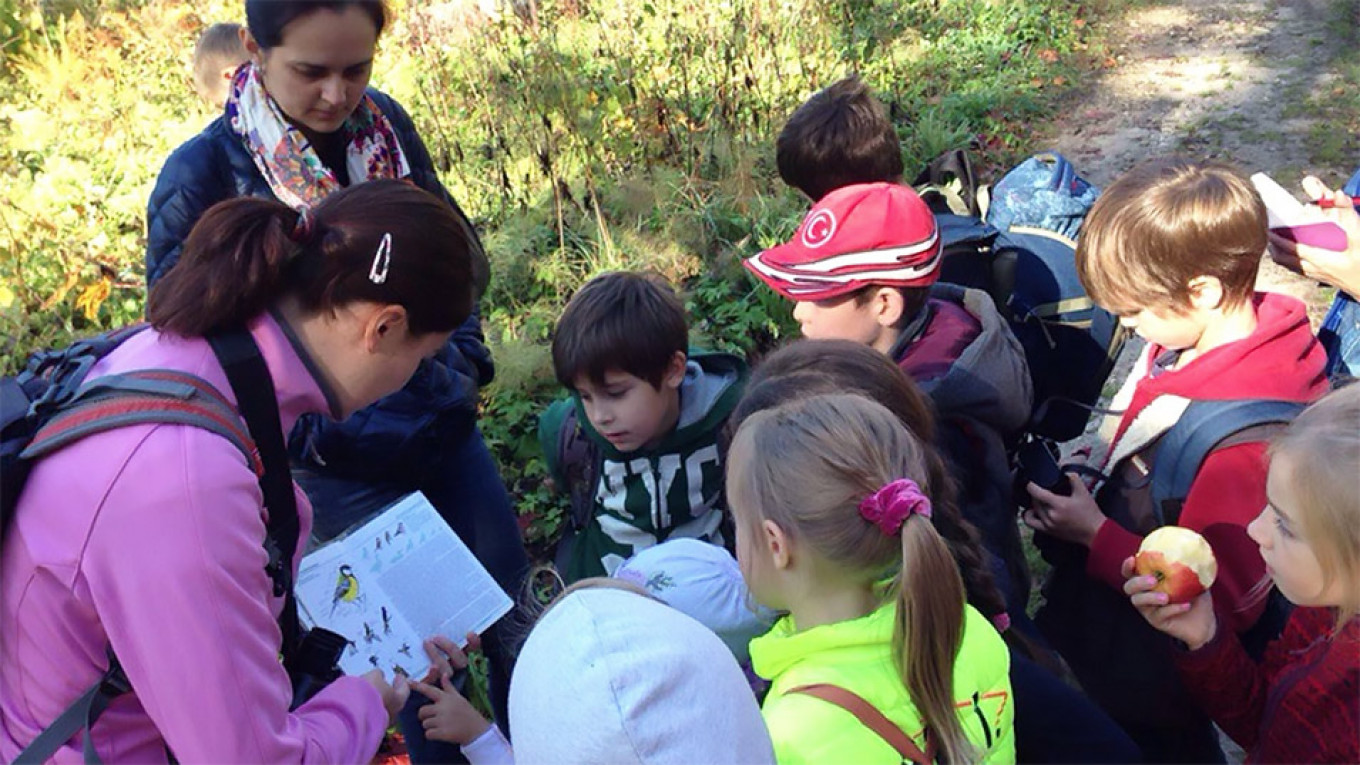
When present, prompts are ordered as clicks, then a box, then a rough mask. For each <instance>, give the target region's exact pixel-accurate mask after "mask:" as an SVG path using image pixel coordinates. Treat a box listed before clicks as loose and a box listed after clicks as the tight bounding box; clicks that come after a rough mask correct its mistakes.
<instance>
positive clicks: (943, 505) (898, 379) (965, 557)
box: [724, 340, 1032, 655]
mask: <svg viewBox="0 0 1360 765" xmlns="http://www.w3.org/2000/svg"><path fill="white" fill-rule="evenodd" d="M827 393H857V394H860V395H862V396H865V397H866V398H868V399H870V400H872V401H877V402H878V403H880V404H882V405H884V406H885V407H887V409H888V411H890V412H892V413H893V415H894V416H896V417H897V420H898V422H901V423H902V425H903V426H904V427H906V429H907V430H909V431H911V433H912V434H913V435H915V436H916V437H917V438H918V439H920V440H921V441H922V442H923V443H925V444H932V443H933V442H934V440H935V415H934V414H933V412H932V410H931V406H930V401H929V399H927V398H926V396H925V394H923V393H921V389H920V388H918V387H917V386H916V383H915V382H913V381H912V379H911V378H910V377H908V376H907V375H906V373H905V372H903V371H902V370H901V369H899V368H898V366H897V365H896V364H894V363H892V361H891V360H889V359H888V357H887V356H884V355H883V354H881V353H879V352H878V351H875V350H874V349H873V348H870V347H869V346H867V345H864V344H863V343H856V342H854V341H851V340H797V341H795V342H792V343H790V344H788V345H786V346H784V347H783V348H780V349H779V350H778V351H775V352H774V353H772V354H770V356H769V357H767V358H766V359H765V361H764V362H762V363H761V365H760V366H758V367H756V369H755V371H754V372H752V374H751V379H750V382H749V383H748V384H747V387H746V393H745V394H744V395H743V396H742V398H741V400H740V401H739V402H738V403H737V407H736V409H734V410H733V411H732V415H731V416H730V417H729V418H728V422H727V426H726V430H725V433H724V435H725V436H726V438H727V439H728V440H729V441H730V439H731V436H732V434H734V433H735V432H736V430H737V428H738V427H740V426H741V423H742V422H743V421H744V420H746V418H748V417H750V416H751V415H753V414H755V413H756V412H759V411H763V410H766V409H773V408H775V407H778V406H780V405H782V404H785V403H788V402H790V401H796V400H799V399H804V398H808V397H810V396H814V395H818V394H827ZM922 459H923V460H924V462H925V471H926V481H927V482H928V483H929V484H930V486H931V487H933V491H932V492H931V503H932V504H933V505H934V508H935V528H936V529H937V530H939V532H940V536H941V537H943V538H944V540H945V544H946V545H948V546H949V552H950V554H951V555H952V556H953V558H954V562H955V564H956V565H957V566H958V569H959V574H960V575H961V576H962V577H963V584H964V590H965V592H966V594H967V598H968V602H969V603H971V604H972V605H973V607H974V608H976V609H977V610H978V611H980V612H981V613H982V614H983V615H985V616H987V617H988V618H993V617H996V616H999V615H1001V614H1003V613H1005V612H1006V600H1005V598H1004V597H1003V596H1002V594H1001V591H1000V590H999V589H998V588H997V586H996V582H995V580H994V579H993V577H992V572H991V570H990V569H989V568H988V566H987V555H986V553H985V552H984V550H983V547H982V538H981V535H980V534H979V533H978V530H977V527H976V526H974V525H973V524H972V523H971V522H970V521H969V520H968V519H967V518H964V517H963V514H962V513H960V512H959V509H958V500H957V489H956V487H955V485H954V481H953V479H952V478H950V476H949V471H948V469H947V467H946V465H945V461H944V459H943V458H942V457H941V456H940V453H939V452H938V451H937V450H936V449H935V448H934V447H933V446H927V447H926V448H925V449H924V450H923V456H922ZM1018 634H1019V633H1017V632H1016V631H1015V630H1007V631H1006V633H1005V637H1006V639H1007V642H1012V640H1013V639H1015V637H1016V636H1017V635H1018ZM1017 647H1018V648H1020V649H1021V650H1022V651H1023V652H1024V653H1026V654H1027V655H1028V654H1030V653H1031V652H1032V646H1030V645H1028V644H1024V645H1020V646H1017Z"/></svg>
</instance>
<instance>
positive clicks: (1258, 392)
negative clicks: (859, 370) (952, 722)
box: [1024, 159, 1327, 762]
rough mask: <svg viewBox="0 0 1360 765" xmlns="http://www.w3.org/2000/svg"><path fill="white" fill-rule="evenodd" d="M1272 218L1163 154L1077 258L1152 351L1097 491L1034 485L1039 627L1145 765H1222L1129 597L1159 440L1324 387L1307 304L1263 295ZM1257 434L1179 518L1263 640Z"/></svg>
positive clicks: (1200, 484) (1131, 182) (1122, 184)
mask: <svg viewBox="0 0 1360 765" xmlns="http://www.w3.org/2000/svg"><path fill="white" fill-rule="evenodd" d="M1265 249H1266V213H1265V206H1264V205H1263V204H1262V202H1261V199H1260V197H1259V196H1258V195H1257V193H1256V191H1255V190H1254V188H1253V187H1252V185H1251V184H1250V182H1248V181H1247V180H1246V179H1245V178H1243V177H1242V176H1240V175H1239V174H1237V173H1236V172H1234V171H1233V170H1231V169H1229V168H1226V167H1223V166H1220V165H1213V164H1199V163H1192V162H1189V161H1186V160H1181V159H1170V160H1159V161H1154V162H1150V163H1148V164H1145V165H1142V166H1139V167H1136V168H1134V169H1133V170H1131V171H1129V172H1128V173H1126V174H1125V175H1124V176H1123V177H1121V178H1120V179H1119V180H1118V181H1116V182H1115V183H1114V184H1113V185H1111V186H1110V187H1109V188H1108V189H1106V190H1105V192H1104V194H1103V195H1102V196H1101V198H1100V200H1099V201H1098V202H1097V203H1096V205H1095V207H1093V208H1092V210H1091V213H1090V215H1089V216H1088V217H1087V219H1086V222H1085V224H1084V226H1083V228H1082V234H1081V239H1080V241H1079V242H1078V246H1077V252H1076V259H1077V268H1078V273H1079V274H1080V276H1081V280H1082V284H1083V285H1084V286H1085V287H1086V290H1087V292H1088V293H1089V294H1090V296H1091V298H1092V299H1093V300H1095V302H1096V303H1098V304H1100V305H1101V306H1102V307H1104V308H1106V309H1108V310H1110V311H1111V312H1113V313H1115V314H1116V315H1118V316H1119V317H1120V321H1121V323H1123V324H1124V325H1125V326H1127V327H1129V328H1130V329H1132V330H1133V331H1134V332H1136V333H1137V334H1138V335H1140V336H1142V337H1143V338H1144V339H1145V340H1146V341H1147V346H1146V348H1145V349H1144V352H1143V355H1142V357H1141V358H1140V359H1139V361H1138V363H1137V364H1136V366H1135V368H1134V370H1133V372H1132V373H1131V374H1130V376H1129V379H1128V381H1127V382H1126V383H1125V385H1124V388H1123V389H1122V390H1121V391H1120V393H1119V394H1118V395H1117V396H1116V397H1115V400H1114V402H1113V404H1112V405H1111V408H1112V409H1113V410H1116V411H1122V416H1117V417H1116V416H1111V417H1109V418H1107V420H1106V422H1105V423H1104V427H1102V435H1104V436H1105V437H1106V438H1105V442H1106V443H1108V444H1109V447H1108V450H1107V451H1106V452H1105V453H1104V454H1102V455H1098V456H1094V457H1093V460H1092V461H1091V463H1090V464H1091V466H1092V467H1095V468H1096V469H1097V470H1098V471H1099V472H1100V475H1101V479H1102V481H1101V484H1100V485H1099V487H1098V489H1097V490H1096V492H1095V494H1094V495H1093V494H1092V493H1091V491H1089V490H1088V488H1087V486H1086V484H1085V483H1084V482H1083V481H1081V480H1078V479H1076V478H1075V477H1072V476H1069V480H1070V483H1071V492H1070V495H1069V496H1061V495H1058V494H1054V493H1051V492H1048V491H1044V490H1043V489H1041V488H1039V487H1037V486H1035V485H1034V484H1030V485H1029V486H1028V491H1029V493H1030V495H1031V496H1032V497H1033V499H1034V506H1033V508H1032V509H1030V510H1028V511H1026V513H1025V515H1024V521H1025V523H1026V524H1028V525H1029V526H1030V527H1032V528H1033V529H1035V531H1036V532H1037V533H1036V535H1035V542H1036V544H1037V545H1038V546H1039V548H1040V550H1041V551H1042V552H1043V553H1044V557H1045V558H1046V559H1047V560H1048V561H1049V562H1050V563H1051V564H1053V567H1054V568H1053V573H1052V575H1051V577H1050V579H1049V581H1048V583H1047V584H1046V585H1045V588H1044V594H1045V600H1046V602H1045V605H1044V607H1043V608H1042V609H1041V610H1040V611H1039V613H1038V616H1037V618H1036V622H1037V623H1038V625H1039V627H1040V629H1041V630H1043V631H1044V634H1045V636H1046V637H1047V638H1048V639H1049V641H1050V642H1051V643H1052V645H1053V646H1054V647H1055V648H1057V649H1058V651H1059V652H1060V653H1062V654H1063V656H1064V658H1065V659H1067V661H1068V663H1069V664H1070V665H1071V667H1072V669H1073V671H1074V672H1075V673H1076V675H1077V677H1078V679H1079V680H1080V681H1081V683H1082V686H1083V687H1084V688H1085V689H1086V691H1087V692H1088V693H1089V694H1090V695H1091V697H1092V698H1093V699H1095V700H1096V701H1097V703H1099V704H1100V705H1101V706H1103V707H1104V708H1105V710H1106V711H1107V712H1109V713H1110V715H1111V716H1112V717H1114V718H1115V720H1117V721H1118V722H1119V723H1120V724H1121V725H1123V726H1124V728H1125V730H1126V731H1128V733H1129V734H1130V735H1131V736H1132V737H1133V738H1134V740H1135V741H1136V742H1137V743H1138V744H1139V745H1140V746H1141V747H1142V749H1143V754H1144V756H1145V757H1146V758H1147V761H1148V762H1214V761H1219V762H1221V761H1222V757H1223V755H1222V752H1221V750H1220V749H1219V746H1218V741H1217V736H1216V735H1215V733H1214V730H1213V727H1212V725H1211V724H1210V721H1209V718H1208V717H1207V716H1206V715H1205V714H1204V713H1203V712H1202V711H1200V709H1199V707H1198V706H1197V705H1196V704H1195V703H1194V700H1193V699H1192V698H1191V697H1190V695H1189V694H1188V693H1187V692H1186V690H1185V688H1184V687H1183V686H1182V685H1181V683H1180V681H1179V679H1178V678H1177V675H1176V673H1175V670H1174V668H1173V665H1172V662H1171V658H1170V654H1169V651H1168V649H1169V645H1168V642H1167V639H1166V638H1165V636H1163V635H1161V634H1160V633H1158V632H1156V631H1155V630H1153V629H1152V628H1151V627H1150V626H1148V624H1147V623H1146V622H1145V621H1144V620H1143V618H1142V617H1141V616H1139V614H1138V612H1137V611H1136V610H1135V609H1134V608H1133V607H1132V606H1131V605H1130V604H1129V601H1128V598H1127V597H1125V596H1124V595H1123V591H1122V588H1123V584H1124V581H1125V577H1124V575H1123V572H1122V571H1121V566H1122V564H1123V562H1124V561H1125V560H1126V559H1128V558H1130V557H1132V556H1133V555H1134V553H1135V552H1136V551H1137V550H1138V547H1139V544H1140V542H1141V541H1142V539H1143V537H1144V536H1145V535H1147V534H1148V533H1149V532H1151V531H1152V530H1153V529H1154V528H1155V527H1156V526H1157V525H1158V523H1159V522H1158V521H1157V520H1156V518H1157V517H1158V514H1157V513H1156V512H1155V509H1154V508H1153V507H1152V501H1151V493H1150V490H1149V484H1150V482H1151V480H1152V475H1151V470H1152V468H1151V466H1152V465H1153V464H1154V455H1155V453H1156V450H1157V448H1158V441H1159V439H1160V438H1161V437H1162V436H1163V435H1165V434H1166V433H1167V432H1168V431H1169V430H1170V429H1171V428H1172V427H1173V426H1174V425H1175V424H1176V422H1177V421H1178V420H1179V419H1180V417H1181V415H1182V414H1184V413H1185V412H1186V410H1187V408H1188V407H1189V405H1190V404H1191V403H1192V402H1193V401H1197V400H1224V399H1278V400H1285V401H1295V402H1304V403H1306V402H1309V401H1312V400H1314V399H1316V398H1318V397H1319V396H1321V395H1322V394H1323V393H1324V392H1325V391H1326V387H1327V381H1326V377H1325V375H1324V374H1323V365H1324V361H1325V354H1324V352H1323V350H1322V348H1321V347H1320V346H1319V345H1318V343H1317V340H1316V338H1314V337H1313V334H1312V332H1311V331H1310V329H1309V325H1308V316H1307V313H1306V311H1305V308H1304V305H1303V304H1302V303H1301V302H1299V301H1298V300H1295V299H1293V298H1289V297H1285V296H1283V295H1276V294H1268V293H1258V292H1255V283H1256V272H1257V268H1258V266H1259V264H1260V260H1261V256H1262V255H1263V253H1264V252H1265ZM1263 430H1264V429H1249V430H1247V431H1243V433H1242V434H1241V435H1240V436H1234V437H1231V438H1229V439H1226V440H1225V441H1223V442H1221V443H1220V444H1219V445H1218V446H1217V448H1215V449H1214V450H1213V451H1212V452H1210V454H1209V455H1208V456H1207V457H1206V458H1205V460H1204V462H1203V464H1202V465H1201V466H1200V469H1199V471H1198V472H1197V473H1196V475H1195V478H1194V481H1193V483H1192V484H1191V488H1190V491H1189V494H1188V495H1187V496H1186V497H1184V498H1183V502H1181V503H1180V505H1179V514H1178V515H1176V516H1175V519H1174V523H1176V524H1177V525H1180V526H1184V527H1186V528H1190V529H1193V530H1195V531H1197V532H1199V533H1200V534H1202V535H1203V536H1204V537H1205V538H1206V539H1207V540H1208V542H1209V544H1210V546H1211V547H1212V548H1213V552H1214V555H1215V557H1216V558H1217V560H1218V564H1219V572H1218V578H1217V581H1216V582H1215V583H1214V585H1213V587H1212V592H1213V594H1214V602H1215V603H1218V604H1220V612H1221V615H1222V618H1223V623H1224V624H1225V625H1226V626H1228V627H1229V628H1231V629H1233V630H1234V631H1236V632H1238V633H1239V634H1242V635H1243V639H1244V642H1245V643H1248V644H1253V645H1263V644H1264V642H1265V640H1267V639H1269V638H1271V637H1273V636H1274V635H1271V634H1263V635H1255V634H1253V631H1256V632H1269V631H1271V630H1272V628H1278V626H1279V625H1278V623H1277V622H1275V621H1274V620H1273V619H1262V615H1263V613H1265V611H1266V608H1265V603H1264V602H1263V600H1262V599H1260V598H1252V597H1249V593H1250V592H1251V591H1252V589H1253V587H1254V586H1255V585H1256V583H1257V582H1259V581H1261V580H1262V578H1263V577H1264V576H1265V564H1264V563H1263V561H1262V560H1261V556H1260V553H1259V552H1258V551H1257V546H1256V544H1255V543H1253V542H1252V541H1251V539H1250V538H1249V537H1248V536H1247V532H1246V527H1247V524H1248V523H1250V522H1251V520H1252V519H1253V518H1255V517H1256V515H1257V514H1258V513H1259V512H1260V510H1261V508H1262V507H1263V506H1265V503H1266V496H1265V476H1266V463H1265V457H1264V455H1265V446H1266V441H1267V439H1268V437H1269V434H1268V433H1266V432H1262V431H1263Z"/></svg>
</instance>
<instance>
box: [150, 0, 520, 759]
mask: <svg viewBox="0 0 1360 765" xmlns="http://www.w3.org/2000/svg"><path fill="white" fill-rule="evenodd" d="M245 6H246V19H247V27H248V29H247V31H246V32H243V37H244V42H245V47H246V50H247V52H248V53H249V54H250V61H249V62H248V63H247V64H246V65H245V66H243V67H242V68H241V69H240V70H238V71H237V73H236V75H235V76H234V77H233V79H232V84H231V90H230V95H229V97H228V100H227V104H226V107H225V111H224V114H223V115H222V116H221V117H219V118H217V119H216V120H214V121H213V122H212V123H211V124H209V125H208V126H207V127H206V128H205V129H204V130H203V132H201V133H199V134H198V135H197V136H195V137H194V138H192V139H190V140H189V141H187V142H186V143H185V144H184V145H182V146H180V147H179V148H178V149H176V150H175V152H174V153H173V154H171V155H170V158H169V159H168V160H166V163H165V166H164V167H163V168H162V170H161V173H160V176H159V178H158V179H157V181H156V187H155V190H154V191H153V192H152V194H151V201H150V203H149V205H148V208H147V251H146V272H147V282H148V285H150V284H155V283H156V282H157V281H159V279H160V278H161V277H162V276H164V275H165V274H166V273H167V272H168V271H169V270H170V269H171V268H172V267H173V266H174V265H175V262H176V261H177V260H178V259H179V254H180V248H181V247H182V246H183V243H184V239H185V238H186V237H187V236H188V233H189V230H190V229H191V228H192V227H193V225H194V223H195V222H196V221H197V220H198V218H199V217H200V216H201V215H202V214H203V212H204V211H206V210H207V209H208V208H209V207H211V206H212V205H213V204H214V203H216V202H220V201H222V200H224V199H229V198H232V197H238V196H255V197H265V198H275V199H278V200H280V201H282V202H284V203H285V204H288V205H289V206H290V207H293V208H294V209H297V210H304V209H306V208H307V207H309V206H310V205H312V204H314V203H316V202H317V201H319V200H320V199H322V198H324V197H325V196H326V195H328V194H330V193H332V192H333V191H335V190H338V189H340V188H343V187H345V186H348V185H350V184H351V183H359V182H362V181H365V180H369V179H373V178H405V179H408V180H409V181H410V182H412V183H414V184H415V185H417V186H420V187H421V188H423V189H425V190H427V191H429V192H431V193H433V194H435V195H436V196H438V197H439V198H441V199H444V200H445V201H447V202H448V204H449V206H450V207H451V208H452V209H453V210H454V211H455V212H457V213H458V214H459V215H461V216H463V217H464V219H466V215H465V214H464V213H463V211H462V210H461V209H460V208H459V207H458V204H457V203H456V202H454V200H453V198H452V197H451V196H450V195H449V193H448V191H446V190H445V189H444V187H443V186H442V185H441V184H440V182H439V179H438V177H437V176H436V174H435V171H434V166H433V163H432V162H431V160H430V155H429V152H428V151H427V150H426V148H425V145H424V144H423V142H422V141H421V140H420V136H419V135H418V134H417V133H416V130H415V126H414V125H413V124H412V123H411V118H410V117H409V116H408V115H407V114H406V112H405V110H403V109H402V107H401V106H400V105H399V104H398V103H397V102H396V101H394V100H393V99H391V98H390V97H388V96H386V95H384V94H382V93H380V92H378V91H376V90H373V89H371V88H369V87H368V79H369V74H370V71H371V68H372V61H373V54H374V49H375V47H376V45H377V40H378V36H379V34H381V32H382V28H383V25H384V22H385V20H386V17H385V13H384V8H383V5H382V3H381V2H380V0H331V1H329V2H327V1H319V2H318V1H315V0H294V1H292V2H287V3H283V2H272V1H271V0H246V3H245ZM469 227H470V226H469ZM396 257H399V254H398V255H396ZM474 276H475V281H476V283H477V288H478V290H479V292H480V291H482V290H485V288H486V285H487V282H488V280H489V269H488V267H487V264H486V263H485V261H482V262H479V263H478V264H477V268H476V269H475V274H474ZM492 374H493V366H492V363H491V355H490V353H489V352H488V351H487V349H486V346H485V345H484V344H483V337H482V332H481V324H480V320H479V319H478V317H477V315H476V314H475V313H474V314H473V316H472V317H470V318H469V319H468V321H467V322H466V323H465V324H463V326H462V327H461V328H459V330H458V331H457V332H455V333H454V335H453V338H452V339H451V341H450V342H449V344H448V345H447V346H446V347H445V348H444V349H443V350H442V351H441V352H440V353H439V354H438V355H437V356H436V357H435V358H434V359H432V360H430V361H428V362H425V363H423V364H422V365H421V367H420V369H419V370H417V372H416V374H415V376H414V377H413V378H412V379H411V381H410V383H408V384H407V385H406V387H405V388H403V389H402V390H401V391H399V392H398V393H396V394H393V395H391V396H389V397H387V398H384V399H382V400H380V401H379V402H378V403H376V404H374V405H372V406H370V407H368V408H367V409H363V410H361V411H359V412H357V413H356V414H354V415H353V416H351V417H350V418H349V419H347V420H345V421H344V422H339V423H337V422H331V421H329V420H325V419H323V418H319V417H308V418H304V419H303V420H302V421H300V422H299V423H298V426H297V427H296V428H295V429H294V430H293V433H292V435H291V438H290V449H291V451H292V452H293V458H294V461H295V467H296V469H297V471H296V472H297V477H298V481H299V483H301V484H302V486H303V488H304V489H305V490H306V491H307V493H308V495H309V496H310V498H311V500H312V504H313V505H314V506H315V507H316V521H315V529H316V533H317V536H318V537H319V538H320V539H323V540H324V539H327V538H330V537H332V536H335V535H337V534H339V533H341V532H343V531H344V530H346V529H347V528H349V527H350V526H352V525H354V524H355V523H356V522H358V521H360V520H363V519H364V518H365V517H367V516H368V515H370V514H371V513H372V512H374V511H375V510H378V509H380V508H381V507H382V506H384V505H386V504H387V503H389V502H391V501H392V500H394V499H396V498H397V497H399V496H401V495H402V494H405V493H408V492H411V491H414V490H416V489H419V490H421V491H423V492H424V493H425V494H426V495H427V496H428V497H429V498H430V500H431V501H432V502H433V503H434V505H435V507H437V508H438V509H439V511H440V513H441V514H442V515H443V516H444V518H445V519H446V520H447V521H448V522H449V525H450V526H452V527H453V529H454V531H456V532H457V533H458V535H459V536H460V537H461V538H462V539H463V540H464V541H465V542H466V543H467V544H468V546H469V547H470V548H471V549H472V551H473V552H474V553H475V554H476V555H477V557H478V559H479V560H481V562H482V564H483V565H484V566H486V568H487V569H488V570H489V571H490V572H491V575H492V576H493V577H495V578H496V580H497V581H498V582H499V583H500V584H501V585H502V586H503V587H505V588H506V589H507V591H509V592H510V593H511V594H512V595H513V594H515V592H516V590H517V589H518V587H519V585H520V582H521V580H522V578H523V576H524V573H525V571H526V570H527V568H528V559H527V556H526V555H525V552H524V546H523V543H522V541H521V538H520V534H519V527H518V524H517V523H516V520H515V516H514V511H513V509H512V508H511V504H510V499H509V496H508V495H507V493H506V490H505V486H504V484H503V483H502V481H501V478H500V475H499V473H498V471H497V469H496V465H495V463H494V462H493V461H492V459H491V455H490V453H489V452H488V451H487V448H486V444H485V442H484V441H483V440H482V436H481V433H480V432H479V431H478V430H477V426H476V417H477V410H476V395H477V389H478V387H479V386H480V385H484V384H486V383H487V382H490V380H491V377H492ZM499 633H500V630H498V629H497V628H494V627H493V628H492V629H491V630H489V631H488V632H487V634H486V635H485V636H484V637H483V645H484V646H485V648H486V652H487V655H488V658H489V659H490V665H491V696H492V700H493V703H494V704H495V706H496V712H497V718H498V719H500V720H504V719H505V715H504V704H505V700H506V692H507V690H508V687H509V671H510V656H509V652H508V651H507V650H505V646H504V643H503V641H502V640H501V638H500V634H499ZM408 712H410V716H409V718H408V719H409V722H410V723H411V724H410V725H403V727H404V728H405V729H406V732H407V739H408V742H409V743H410V746H411V748H412V755H413V758H414V759H415V760H416V761H417V762H419V761H422V760H424V761H436V760H443V759H447V757H448V755H449V753H448V752H439V751H435V750H424V749H423V745H424V742H423V735H421V734H422V730H421V726H420V723H419V722H418V721H417V720H416V718H415V710H414V708H409V709H408Z"/></svg>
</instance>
